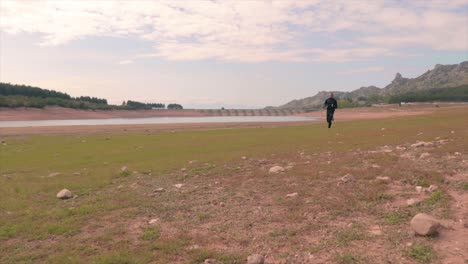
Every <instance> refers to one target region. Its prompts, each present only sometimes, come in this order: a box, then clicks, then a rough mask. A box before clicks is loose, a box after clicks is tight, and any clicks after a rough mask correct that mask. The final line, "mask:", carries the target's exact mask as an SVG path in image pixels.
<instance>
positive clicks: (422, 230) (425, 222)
mask: <svg viewBox="0 0 468 264" xmlns="http://www.w3.org/2000/svg"><path fill="white" fill-rule="evenodd" d="M410 224H411V228H412V229H413V230H414V231H415V232H416V234H418V235H421V236H430V235H434V234H435V233H437V232H438V230H439V228H440V223H439V221H438V220H437V219H435V218H434V217H432V216H430V215H427V214H423V213H419V214H417V215H415V216H414V217H413V219H411V223H410Z"/></svg>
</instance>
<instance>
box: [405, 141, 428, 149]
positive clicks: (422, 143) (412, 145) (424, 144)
mask: <svg viewBox="0 0 468 264" xmlns="http://www.w3.org/2000/svg"><path fill="white" fill-rule="evenodd" d="M432 145H434V143H432V142H424V141H419V142H416V143H414V144H411V147H413V148H419V147H430V146H432Z"/></svg>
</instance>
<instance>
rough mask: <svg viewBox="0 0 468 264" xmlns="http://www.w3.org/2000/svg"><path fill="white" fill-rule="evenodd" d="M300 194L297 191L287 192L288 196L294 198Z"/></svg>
mask: <svg viewBox="0 0 468 264" xmlns="http://www.w3.org/2000/svg"><path fill="white" fill-rule="evenodd" d="M298 195H299V194H298V193H297V192H295V193H290V194H287V195H286V197H288V198H294V197H297V196H298Z"/></svg>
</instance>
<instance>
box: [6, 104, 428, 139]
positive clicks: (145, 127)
mask: <svg viewBox="0 0 468 264" xmlns="http://www.w3.org/2000/svg"><path fill="white" fill-rule="evenodd" d="M434 109H435V108H434V107H433V106H432V107H419V108H414V109H413V108H399V107H395V106H393V107H385V108H376V107H372V108H355V109H339V110H337V111H336V113H335V121H337V122H340V121H351V120H366V119H382V118H395V117H404V116H415V115H424V114H430V113H432V112H433V111H434ZM300 115H301V116H309V117H317V118H321V119H322V118H323V119H324V113H323V111H318V112H312V113H303V114H300ZM163 116H164V117H176V116H177V117H181V116H183V117H197V116H198V117H199V116H203V113H199V112H197V111H193V110H187V111H169V110H135V111H114V110H112V111H94V112H93V111H84V110H74V109H63V108H46V109H44V110H40V109H0V121H24V120H44V119H48V120H59V119H84V118H92V119H104V118H119V117H122V118H144V117H163ZM317 122H321V121H310V122H282V123H276V122H274V123H263V122H249V123H197V124H141V125H97V126H50V127H34V128H28V127H23V128H1V129H0V135H3V136H8V135H38V134H93V133H126V132H158V131H172V130H177V131H180V130H207V129H219V128H249V127H277V126H290V125H304V124H308V123H317Z"/></svg>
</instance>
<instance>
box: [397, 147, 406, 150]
mask: <svg viewBox="0 0 468 264" xmlns="http://www.w3.org/2000/svg"><path fill="white" fill-rule="evenodd" d="M395 149H396V150H406V147H402V146H397V147H396V148H395Z"/></svg>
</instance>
